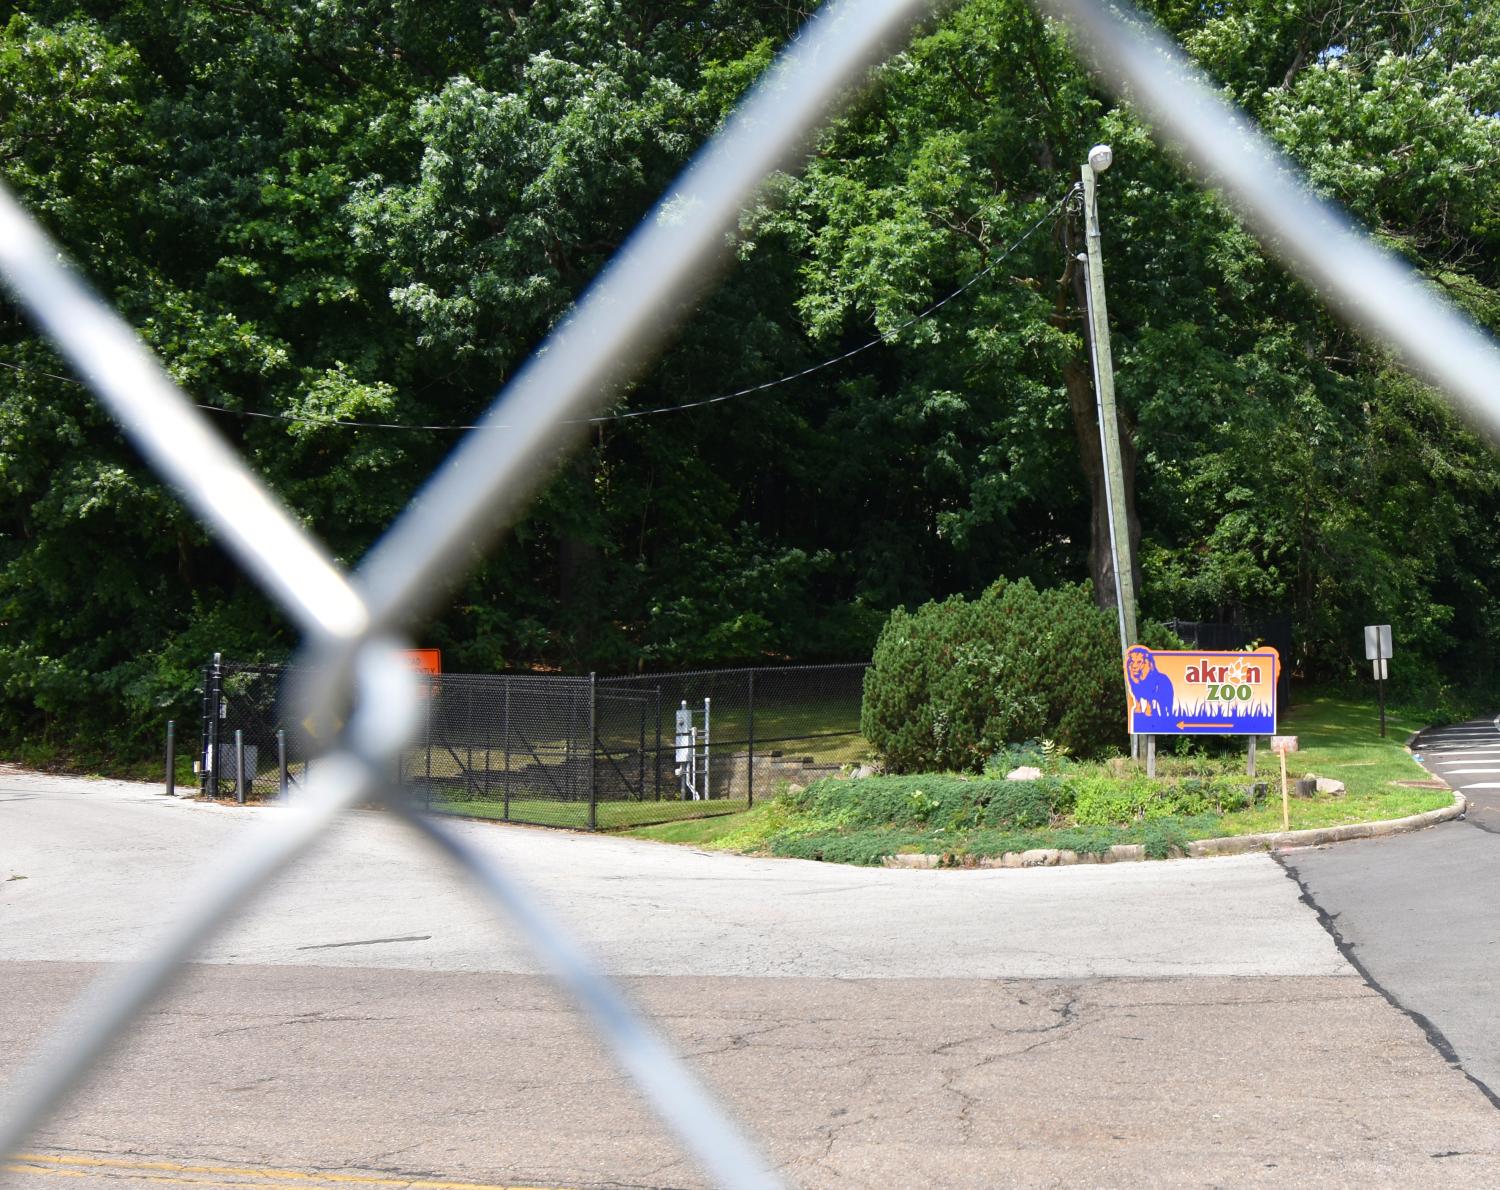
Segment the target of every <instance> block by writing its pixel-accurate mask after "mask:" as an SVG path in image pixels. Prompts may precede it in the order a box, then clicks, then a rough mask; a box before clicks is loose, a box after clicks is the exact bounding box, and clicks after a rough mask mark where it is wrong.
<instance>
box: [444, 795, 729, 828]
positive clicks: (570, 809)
mask: <svg viewBox="0 0 1500 1190" xmlns="http://www.w3.org/2000/svg"><path fill="white" fill-rule="evenodd" d="M744 806H745V802H744V799H742V798H740V799H734V800H723V801H720V800H712V801H705V802H682V801H660V802H600V803H599V807H598V824H599V828H600V829H601V830H618V829H620V828H622V827H633V826H638V825H639V824H641V823H645V822H662V821H663V820H670V819H674V818H679V819H680V818H687V817H690V816H691V817H692V818H694V819H697V820H698V822H695V823H694V824H693V825H698V824H699V823H701V822H712V821H714V819H712V818H708V819H705V818H704V817H703V816H704V815H711V814H729V813H731V812H733V811H736V810H743V809H744ZM431 809H432V812H433V813H435V814H455V815H458V816H460V817H463V818H491V819H497V820H501V821H504V820H506V813H505V803H504V801H503V800H500V799H495V800H484V801H481V800H477V799H476V800H471V801H438V800H434V801H433V803H432V806H431ZM509 821H512V822H526V823H531V824H533V825H535V826H566V827H572V828H574V829H576V830H587V829H588V825H589V807H588V803H587V802H551V801H545V800H543V799H541V798H535V799H532V798H512V799H511V802H510V816H509ZM679 825H680V824H679Z"/></svg>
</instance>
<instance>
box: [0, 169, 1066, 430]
mask: <svg viewBox="0 0 1500 1190" xmlns="http://www.w3.org/2000/svg"><path fill="white" fill-rule="evenodd" d="M1071 196H1072V191H1069V192H1068V194H1067V195H1064V196H1063V197H1062V198H1061V199H1059V200H1058V201H1057V202H1056V203H1055V204H1053V206H1052V207H1051V208H1050V209H1049V210H1048V211H1047V212H1046V214H1044V215H1042V216H1041V218H1039V219H1038V220H1037V221H1036V222H1035V223H1033V224H1032V225H1031V226H1030V227H1028V228H1027V229H1026V230H1025V231H1024V232H1022V233H1021V235H1020V236H1018V237H1017V238H1016V239H1015V240H1014V241H1012V242H1011V243H1010V245H1009V246H1008V247H1006V249H1005V250H1004V251H1003V252H1001V253H1000V255H999V256H997V257H995V259H994V260H992V261H990V263H989V264H987V265H985V266H984V268H982V269H980V270H979V272H977V273H975V274H974V275H973V276H972V277H970V278H969V279H968V280H967V281H965V282H964V283H963V284H962V285H960V286H959V287H958V288H957V289H955V290H954V291H953V292H952V293H950V294H948V296H947V297H944V298H941V299H939V300H938V301H936V302H934V303H933V304H932V305H930V306H928V307H927V308H926V309H925V310H922V311H920V312H919V313H917V314H913V315H912V316H911V317H910V318H908V319H907V320H906V321H905V322H902V323H898V324H897V325H896V326H893V327H892V328H891V329H890V330H888V331H885V332H883V333H881V334H879V335H876V336H875V338H873V339H871V340H870V341H869V342H867V343H861V344H860V345H859V346H858V347H854V348H851V349H850V350H848V351H846V352H844V353H843V354H841V355H835V356H831V357H830V358H828V359H825V360H823V361H821V362H820V363H816V364H813V365H811V366H810V367H806V368H802V369H801V370H800V371H796V372H788V373H787V374H786V375H785V376H778V377H777V378H776V379H775V380H766V381H763V382H762V383H760V384H752V385H750V386H748V387H747V388H741V389H736V390H735V391H734V392H729V393H721V394H720V395H719V396H716V397H704V398H702V399H701V400H697V401H685V402H683V403H682V404H679V405H660V406H658V407H656V408H654V409H627V410H623V411H621V412H619V413H606V414H602V415H600V416H599V417H590V418H581V419H576V420H572V421H564V422H561V423H559V424H561V425H598V424H602V423H605V422H612V421H630V420H632V419H635V418H640V417H655V416H657V415H658V414H663V413H681V412H683V411H684V410H688V409H702V408H705V407H706V406H709V405H719V404H722V403H723V402H725V401H734V400H738V399H739V398H740V397H748V396H750V395H752V394H753V393H760V392H765V391H766V390H767V389H772V388H779V387H780V386H781V385H783V384H790V383H791V382H792V381H794V380H801V379H802V378H803V377H805V376H811V375H812V374H813V373H815V372H821V371H823V370H824V369H826V368H831V367H833V366H834V365H835V364H841V363H843V362H844V361H845V360H848V359H852V358H853V357H854V356H856V355H859V354H861V353H862V352H865V351H869V350H870V348H872V347H879V346H880V345H881V344H882V343H889V342H890V341H891V340H892V339H894V338H895V337H896V336H897V335H899V334H900V333H901V332H902V331H904V330H906V329H907V328H908V327H912V326H915V325H916V324H917V323H919V322H922V321H923V320H924V319H927V318H931V317H932V316H933V315H934V314H936V313H937V312H938V311H939V310H941V309H942V308H943V307H944V306H946V305H947V304H948V303H949V302H951V301H953V300H954V298H957V297H960V296H962V295H963V294H964V293H966V292H968V290H970V289H971V288H973V286H975V285H977V284H978V283H979V282H980V281H981V280H983V279H984V278H985V277H987V276H988V275H989V274H990V273H992V272H994V271H995V269H997V268H999V267H1000V265H1001V264H1003V263H1004V262H1005V261H1006V260H1007V259H1008V258H1009V257H1010V256H1012V255H1013V254H1014V253H1015V252H1016V251H1017V250H1018V249H1020V248H1021V246H1022V245H1024V244H1025V243H1026V241H1028V240H1029V239H1031V237H1032V236H1033V235H1035V234H1036V233H1037V232H1038V231H1039V230H1041V228H1042V226H1043V225H1044V224H1046V222H1047V221H1048V220H1049V219H1051V218H1052V217H1053V216H1054V215H1056V214H1057V212H1058V211H1060V210H1061V209H1062V208H1063V206H1064V205H1065V204H1066V203H1067V201H1068V199H1069V198H1070V197H1071ZM0 367H3V368H9V369H10V370H11V371H12V372H20V373H23V374H25V375H32V376H45V377H47V378H49V379H51V380H61V381H64V382H65V383H68V384H77V385H82V384H83V381H81V380H76V379H74V378H73V377H71V376H59V375H57V374H56V373H55V372H44V371H42V370H41V369H39V368H23V367H20V366H19V365H17V364H11V363H6V362H5V361H4V360H0ZM194 404H195V405H196V406H197V407H198V408H199V409H204V410H207V411H208V412H210V413H221V414H225V415H227V416H229V417H252V418H259V419H261V420H263V421H281V422H293V423H297V424H302V425H315V426H338V427H340V428H346V429H359V430H410V431H415V432H419V433H441V432H445V431H455V432H456V431H463V430H477V429H479V423H477V422H476V423H471V424H466V425H413V424H411V423H409V422H382V421H355V420H350V419H345V418H336V417H328V418H324V417H309V416H307V415H306V414H299V413H262V412H259V411H257V410H253V409H226V408H225V407H224V406H222V405H205V404H202V403H200V402H197V401H195V402H194ZM493 428H495V429H505V428H506V427H505V426H503V425H501V426H496V427H493Z"/></svg>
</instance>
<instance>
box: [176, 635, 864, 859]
mask: <svg viewBox="0 0 1500 1190" xmlns="http://www.w3.org/2000/svg"><path fill="white" fill-rule="evenodd" d="M867 668H868V666H867V665H866V664H865V663H862V662H861V663H853V664H847V665H803V666H787V667H778V668H770V667H759V668H750V669H717V670H695V671H691V672H686V673H663V674H633V675H629V676H623V677H603V678H600V677H596V676H595V675H592V674H591V675H589V676H587V677H577V676H559V675H552V674H545V675H543V674H442V675H433V676H424V677H422V678H421V679H420V680H419V684H420V696H421V718H420V727H419V729H418V732H417V734H416V737H415V738H414V739H413V740H412V741H411V742H410V744H409V745H408V746H407V747H406V748H404V749H403V750H402V752H401V755H400V757H399V759H398V761H397V762H396V764H395V765H394V766H393V771H392V778H393V779H394V780H395V782H396V783H397V785H398V787H399V788H400V789H402V790H403V791H405V792H406V794H407V795H408V796H409V797H411V798H412V799H414V800H415V801H417V802H418V803H419V804H421V805H422V806H423V807H424V808H427V809H432V810H439V811H443V812H445V813H455V814H464V815H468V816H471V817H479V818H496V819H500V820H502V821H507V822H524V823H530V824H532V825H536V826H562V827H574V828H577V829H584V830H594V829H605V830H608V829H618V828H621V827H630V826H642V825H646V824H648V823H656V822H668V821H673V820H676V819H680V818H704V817H709V816H711V815H715V814H731V813H734V812H736V811H739V810H745V809H748V808H749V807H750V806H752V805H754V804H755V800H756V799H757V798H762V799H764V798H767V797H770V796H771V795H773V794H774V793H776V792H777V791H778V790H779V789H781V788H783V787H785V786H786V785H788V784H792V783H795V784H798V785H806V784H808V783H809V782H811V781H814V780H816V779H818V778H819V777H825V776H830V775H832V774H834V773H837V772H839V771H840V770H841V769H842V768H843V767H844V766H845V765H849V764H855V763H858V762H860V761H862V760H864V759H865V758H866V757H867V755H868V753H869V747H868V745H867V744H866V742H865V740H864V737H863V736H861V735H860V733H859V711H860V701H861V697H862V693H863V686H864V675H865V670H866V669H867ZM292 672H294V671H292V670H291V669H289V668H288V667H285V666H281V665H275V664H262V663H245V662H236V661H225V660H223V659H222V658H217V657H216V658H215V660H214V661H213V662H211V663H210V664H209V665H207V666H205V667H204V678H203V689H204V699H203V722H202V727H201V737H200V745H199V753H198V755H199V769H200V773H201V787H202V791H203V793H204V794H205V795H206V796H208V797H235V798H239V799H243V800H249V801H264V800H268V799H271V798H275V797H291V796H295V794H296V791H297V790H298V789H299V788H302V787H305V786H306V785H307V782H308V776H309V772H310V770H311V769H312V768H313V767H315V766H316V759H315V758H316V756H317V755H318V753H319V751H320V750H321V748H322V747H323V744H322V743H321V741H324V740H326V739H328V738H329V737H331V736H333V735H334V734H336V733H337V731H338V730H339V729H340V728H341V726H342V725H341V724H339V723H336V722H329V723H319V722H317V721H315V720H312V719H310V718H309V719H304V720H302V721H296V720H295V719H294V718H293V717H292V715H290V714H284V713H283V708H284V707H286V706H288V705H290V704H289V703H288V702H287V701H286V700H285V698H284V697H283V692H282V688H283V686H284V685H285V684H286V682H285V679H286V678H287V677H288V676H290V675H291V673H292ZM242 771H243V779H241V775H240V774H241V772H242Z"/></svg>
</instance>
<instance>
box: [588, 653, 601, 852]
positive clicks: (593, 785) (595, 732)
mask: <svg viewBox="0 0 1500 1190" xmlns="http://www.w3.org/2000/svg"><path fill="white" fill-rule="evenodd" d="M598 765H599V675H598V674H596V673H595V672H594V671H593V670H589V830H591V831H592V830H598V829H599V770H598Z"/></svg>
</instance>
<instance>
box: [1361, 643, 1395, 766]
mask: <svg viewBox="0 0 1500 1190" xmlns="http://www.w3.org/2000/svg"><path fill="white" fill-rule="evenodd" d="M1393 656H1395V654H1394V653H1393V652H1392V650H1391V626H1390V625H1389V624H1366V625H1365V660H1366V661H1369V662H1370V663H1371V664H1372V666H1373V668H1374V670H1375V692H1376V696H1377V697H1378V698H1379V700H1380V738H1381V739H1384V738H1385V680H1386V678H1387V677H1389V676H1390V675H1389V671H1388V670H1387V669H1386V662H1387V661H1389V660H1390V659H1391V657H1393Z"/></svg>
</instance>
